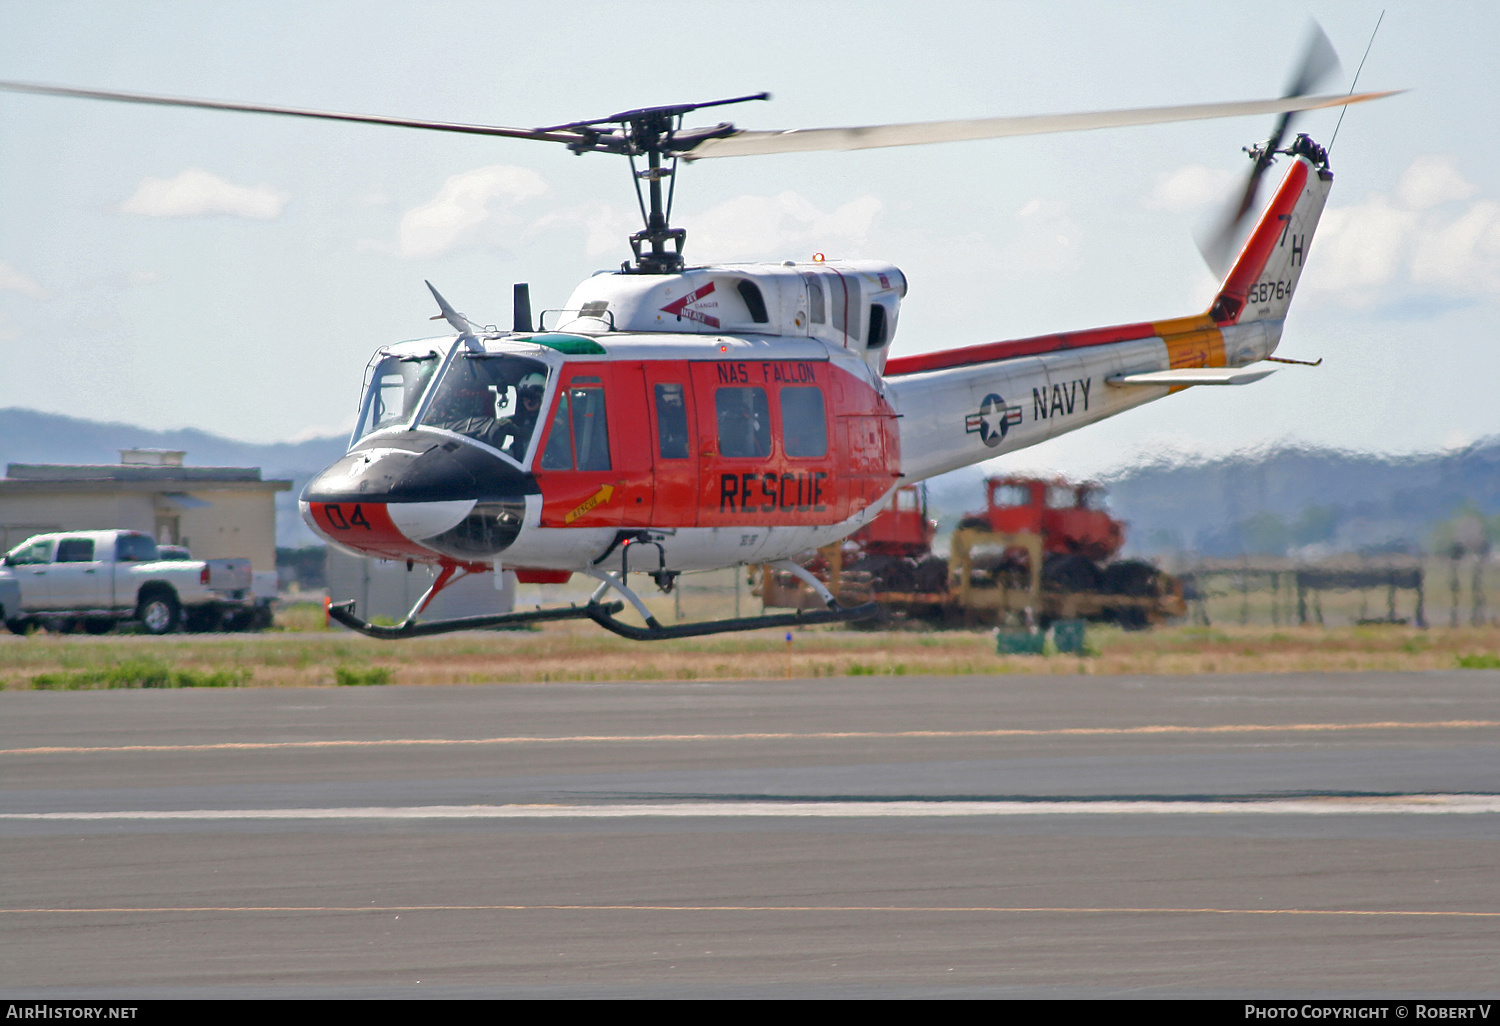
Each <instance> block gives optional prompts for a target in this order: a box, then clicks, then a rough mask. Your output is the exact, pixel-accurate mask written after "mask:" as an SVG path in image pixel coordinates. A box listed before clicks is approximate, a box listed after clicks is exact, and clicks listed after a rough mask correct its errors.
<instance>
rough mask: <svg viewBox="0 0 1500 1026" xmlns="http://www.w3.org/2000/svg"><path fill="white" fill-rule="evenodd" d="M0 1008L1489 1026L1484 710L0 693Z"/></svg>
mask: <svg viewBox="0 0 1500 1026" xmlns="http://www.w3.org/2000/svg"><path fill="white" fill-rule="evenodd" d="M0 852H3V858H4V866H5V869H4V871H3V877H0V878H3V880H4V881H5V887H4V893H3V895H0V923H3V926H0V984H3V986H4V987H5V990H6V992H7V996H11V997H19V996H23V995H24V996H49V995H55V996H61V995H85V994H86V995H97V996H110V995H114V996H127V997H128V996H137V997H149V996H167V995H264V996H312V995H369V996H378V995H391V996H407V995H409V996H421V995H423V994H440V995H451V996H487V995H493V996H504V995H514V996H543V995H558V996H590V995H599V996H605V995H617V994H624V995H643V996H650V995H687V996H699V995H725V996H747V995H759V996H781V995H810V996H853V995H865V996H883V995H890V996H905V995H911V996H928V995H952V996H973V995H984V994H990V995H1014V996H1021V995H1026V996H1050V995H1057V996H1107V995H1118V996H1133V995H1139V996H1164V995H1204V996H1260V997H1269V996H1297V997H1300V996H1316V995H1369V996H1377V995H1381V996H1383V995H1404V996H1444V995H1480V996H1493V995H1494V994H1495V991H1496V990H1497V989H1500V986H1497V979H1500V975H1497V972H1496V966H1497V965H1500V674H1497V673H1493V672H1471V671H1454V672H1451V673H1431V674H1370V673H1366V674H1347V675H1284V676H1214V677H1176V678H1174V677H1071V678H1070V677H1052V676H1048V677H1023V676H997V677H967V678H962V677H960V678H945V677H936V678H932V677H898V678H851V679H824V680H809V681H769V682H755V681H747V682H738V683H713V684H612V685H570V684H546V685H535V686H494V687H488V686H471V687H452V688H447V687H427V688H420V687H413V688H404V687H385V688H343V689H317V690H271V689H255V690H226V691H110V692H73V693H55V692H6V693H0Z"/></svg>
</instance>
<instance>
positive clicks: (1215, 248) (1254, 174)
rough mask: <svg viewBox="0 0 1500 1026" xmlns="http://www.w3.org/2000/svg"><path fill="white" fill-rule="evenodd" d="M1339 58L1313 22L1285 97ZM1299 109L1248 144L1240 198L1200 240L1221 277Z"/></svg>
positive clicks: (1309, 86)
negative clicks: (1259, 140) (1264, 136)
mask: <svg viewBox="0 0 1500 1026" xmlns="http://www.w3.org/2000/svg"><path fill="white" fill-rule="evenodd" d="M1338 70H1339V57H1338V54H1336V53H1335V52H1334V50H1333V44H1332V43H1331V42H1329V41H1328V36H1327V35H1326V34H1325V33H1324V32H1323V29H1322V27H1321V26H1319V25H1318V23H1317V22H1316V21H1312V22H1309V24H1308V31H1307V41H1306V43H1305V44H1304V45H1303V50H1302V59H1301V60H1300V61H1299V62H1298V63H1297V66H1296V70H1295V72H1294V73H1293V75H1292V78H1291V81H1290V83H1289V84H1288V85H1287V87H1286V90H1285V92H1283V93H1282V96H1283V98H1290V97H1294V96H1304V95H1307V94H1308V93H1310V92H1312V90H1314V89H1316V88H1317V86H1318V84H1319V83H1321V82H1323V81H1324V80H1325V79H1327V78H1328V77H1329V76H1330V75H1334V74H1337V73H1338ZM1297 114H1298V112H1297V111H1288V112H1287V113H1285V114H1283V115H1281V117H1280V118H1278V119H1277V121H1276V128H1275V130H1274V131H1272V133H1271V136H1270V138H1269V139H1267V140H1266V141H1265V142H1262V143H1257V144H1256V145H1254V146H1247V147H1245V152H1246V153H1248V154H1249V155H1250V159H1251V160H1252V161H1253V162H1254V163H1253V164H1252V166H1251V168H1250V174H1249V176H1248V177H1247V178H1246V179H1245V184H1244V186H1243V187H1242V188H1241V189H1240V192H1239V194H1238V196H1237V198H1235V199H1233V200H1232V201H1231V202H1230V204H1229V206H1228V207H1227V208H1226V209H1225V211H1224V213H1223V215H1222V216H1221V217H1220V218H1219V220H1218V221H1217V222H1216V224H1215V226H1214V227H1212V228H1211V229H1210V230H1209V231H1208V232H1207V233H1206V234H1204V235H1203V236H1201V237H1200V238H1199V240H1198V250H1199V252H1201V253H1202V254H1203V259H1204V260H1205V261H1206V262H1207V263H1208V266H1209V267H1210V268H1211V269H1212V270H1213V272H1214V273H1215V274H1217V275H1220V276H1221V277H1222V276H1223V275H1224V274H1225V273H1226V272H1227V271H1228V269H1229V263H1230V260H1231V258H1232V257H1233V256H1234V254H1235V252H1236V251H1237V249H1238V247H1237V246H1236V242H1237V241H1238V240H1239V236H1240V233H1241V231H1242V229H1243V228H1244V225H1245V221H1246V220H1247V219H1248V218H1249V216H1250V213H1251V212H1252V211H1253V210H1254V209H1255V197H1256V194H1257V193H1258V192H1259V191H1260V180H1261V178H1262V176H1264V175H1265V173H1266V171H1267V169H1269V168H1270V166H1271V165H1272V164H1273V163H1275V161H1276V154H1277V153H1278V152H1281V151H1282V147H1281V143H1282V140H1283V139H1285V138H1286V134H1287V131H1288V130H1289V129H1290V128H1291V125H1292V122H1293V120H1294V119H1295V118H1296V117H1297Z"/></svg>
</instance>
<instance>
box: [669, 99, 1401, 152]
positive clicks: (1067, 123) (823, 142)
mask: <svg viewBox="0 0 1500 1026" xmlns="http://www.w3.org/2000/svg"><path fill="white" fill-rule="evenodd" d="M1398 92H1401V90H1399V89H1393V90H1388V91H1386V92H1378V93H1355V94H1352V95H1344V96H1288V97H1282V98H1279V99H1275V100H1241V101H1235V102H1230V103H1193V104H1187V105H1184V106H1180V107H1138V108H1135V109H1132V110H1101V111H1086V112H1083V113H1079V114H1030V115H1025V116H1022V117H1006V118H976V119H973V120H969V121H922V122H915V123H912V124H904V125H867V126H863V127H857V128H808V129H792V130H791V131H786V132H736V133H735V134H734V135H729V136H725V137H724V138H721V139H706V140H704V141H703V142H701V143H699V144H698V145H697V146H695V147H694V148H693V149H692V150H690V151H688V152H687V153H684V154H683V156H684V157H686V158H687V159H689V160H698V159H701V158H703V157H746V156H751V155H756V154H762V153H806V152H810V151H815V150H865V149H874V148H876V147H880V146H917V145H921V144H924V143H940V142H960V141H963V140H968V139H1001V138H1006V137H1009V136H1018V135H1046V134H1048V133H1051V132H1082V131H1086V130H1089V129H1094V128H1122V127H1124V126H1127V125H1157V124H1165V123H1167V122H1172V121H1203V120H1207V119H1209V118H1231V117H1238V116H1240V115H1245V114H1281V113H1285V112H1287V111H1294V110H1319V109H1321V108H1324V107H1342V106H1344V105H1345V104H1350V103H1363V102H1364V101H1366V100H1378V99H1380V98H1381V97H1383V96H1391V95H1394V94H1395V93H1398Z"/></svg>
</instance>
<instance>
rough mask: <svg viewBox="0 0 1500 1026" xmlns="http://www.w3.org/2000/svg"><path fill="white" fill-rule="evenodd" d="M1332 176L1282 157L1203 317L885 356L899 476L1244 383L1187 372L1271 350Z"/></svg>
mask: <svg viewBox="0 0 1500 1026" xmlns="http://www.w3.org/2000/svg"><path fill="white" fill-rule="evenodd" d="M1332 178H1333V176H1332V174H1331V173H1329V172H1328V171H1327V169H1326V168H1325V167H1321V166H1318V165H1315V164H1314V163H1312V162H1311V161H1309V160H1308V159H1307V158H1306V157H1304V156H1298V157H1296V158H1294V160H1293V162H1292V166H1291V167H1290V168H1289V169H1288V172H1287V175H1286V178H1285V179H1284V180H1283V181H1282V184H1281V187H1280V188H1279V189H1278V190H1277V192H1276V195H1275V197H1274V198H1273V199H1272V201H1271V203H1270V204H1269V205H1268V206H1267V208H1266V211H1265V213H1264V215H1263V216H1262V217H1261V219H1260V222H1259V223H1258V224H1257V226H1256V228H1255V230H1254V231H1253V232H1252V233H1251V235H1250V238H1249V240H1248V241H1247V242H1246V244H1245V246H1244V248H1243V250H1242V251H1241V253H1240V255H1239V258H1238V259H1237V260H1236V262H1235V264H1234V266H1233V268H1232V269H1231V270H1230V272H1229V274H1228V276H1227V277H1226V278H1225V280H1224V283H1223V284H1222V286H1221V287H1220V289H1219V293H1218V295H1217V296H1216V297H1215V299H1214V303H1213V305H1212V306H1211V307H1210V308H1209V310H1208V311H1207V312H1205V313H1201V314H1195V315H1192V316H1189V317H1178V318H1173V319H1170V320H1164V321H1151V322H1142V323H1137V324H1122V325H1116V326H1113V327H1108V328H1093V329H1089V330H1086V331H1077V332H1067V333H1063V334H1058V335H1044V336H1039V337H1036V338H1029V339H1017V340H1012V341H1003V342H989V343H985V344H982V345H976V346H967V347H964V348H960V349H950V350H945V351H942V352H936V353H924V354H919V355H915V356H904V357H893V358H892V359H891V360H890V361H889V362H887V364H886V366H885V376H886V379H887V384H888V385H889V387H890V393H891V396H892V401H893V403H894V405H895V406H896V409H897V411H898V412H899V413H900V415H901V418H902V419H901V421H900V425H901V429H900V430H901V461H902V477H903V478H905V479H906V480H920V479H922V478H926V477H931V476H933V475H935V474H941V473H945V472H946V471H949V470H955V469H957V468H959V467H963V466H968V465H970V464H973V463H979V462H983V461H985V460H989V459H993V458H995V457H997V456H1003V455H1005V454H1006V453H1008V452H1013V451H1015V450H1017V449H1023V448H1026V447H1027V446H1030V445H1035V444H1036V443H1037V442H1041V441H1044V440H1046V439H1048V438H1053V437H1056V436H1057V435H1060V434H1064V433H1066V432H1068V431H1073V430H1076V429H1077V428H1080V427H1083V426H1085V425H1087V424H1092V423H1095V422H1096V421H1100V420H1103V419H1105V418H1106V417H1112V416H1114V415H1115V414H1117V413H1122V412H1124V411H1125V410H1128V409H1133V408H1134V407H1137V406H1141V405H1144V404H1145V403H1148V402H1151V401H1152V400H1154V399H1159V398H1162V397H1163V396H1166V395H1169V394H1171V393H1172V392H1176V391H1181V390H1182V389H1183V388H1185V387H1188V386H1189V385H1192V384H1225V385H1230V384H1242V383H1245V382H1247V381H1249V380H1253V379H1254V378H1255V377H1257V375H1253V374H1230V373H1225V374H1197V375H1194V374H1192V373H1191V371H1192V370H1193V369H1201V368H1241V367H1245V366H1247V365H1249V364H1252V363H1256V362H1258V361H1260V360H1263V359H1265V358H1266V357H1267V356H1270V355H1271V354H1272V353H1273V352H1275V350H1276V346H1277V343H1278V342H1280V340H1281V329H1282V324H1283V322H1284V319H1285V317H1286V311H1287V307H1288V305H1289V304H1290V302H1291V297H1292V293H1293V292H1294V291H1295V290H1296V287H1297V282H1298V281H1299V279H1300V277H1301V273H1302V266H1303V262H1304V260H1305V258H1306V253H1307V247H1308V244H1309V242H1310V241H1311V239H1312V233H1313V230H1314V229H1315V228H1316V227H1317V222H1318V218H1319V216H1320V215H1321V214H1322V211H1323V205H1324V202H1325V201H1326V199H1327V196H1328V190H1329V188H1330V187H1331V184H1332ZM1163 372H1167V373H1163ZM1171 372H1181V373H1179V374H1177V375H1175V376H1174V375H1173V374H1172V373H1171ZM1142 375H1149V377H1145V378H1143V377H1141V376H1142ZM1131 379H1134V380H1131ZM1177 380H1181V381H1182V382H1183V383H1182V384H1175V383H1173V382H1174V381H1177Z"/></svg>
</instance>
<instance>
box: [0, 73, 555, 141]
mask: <svg viewBox="0 0 1500 1026" xmlns="http://www.w3.org/2000/svg"><path fill="white" fill-rule="evenodd" d="M0 90H5V91H7V92H12V93H38V94H40V95H42V96H70V97H76V98H78V99H84V100H115V101H118V102H120V103H150V104H155V105H157V106H161V107H202V108H206V109H208V110H234V111H241V112H244V113H248V114H282V115H285V116H287V117H294V118H321V119H323V120H325V121H358V122H363V123H364V124H370V125H395V126H397V127H400V128H425V129H429V130H431V131H435V132H461V133H464V134H466V135H495V136H502V137H504V138H507V139H538V140H541V141H542V142H558V143H565V144H566V143H574V142H577V141H578V140H579V139H581V138H582V136H581V135H580V134H579V133H577V132H554V131H543V130H539V129H533V128H502V127H499V126H497V125H461V124H454V123H452V122H448V121H426V120H423V119H421V118H394V117H385V116H384V115H380V114H345V113H341V112H339V111H331V110H307V109H305V108H301V107H275V106H271V105H269V104H263V103H233V102H230V101H228V100H193V99H188V98H185V97H180V96H153V95H150V94H147V93H121V92H115V91H113V90H108V89H72V88H68V87H66V86H49V85H38V84H36V83H33V82H0Z"/></svg>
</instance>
